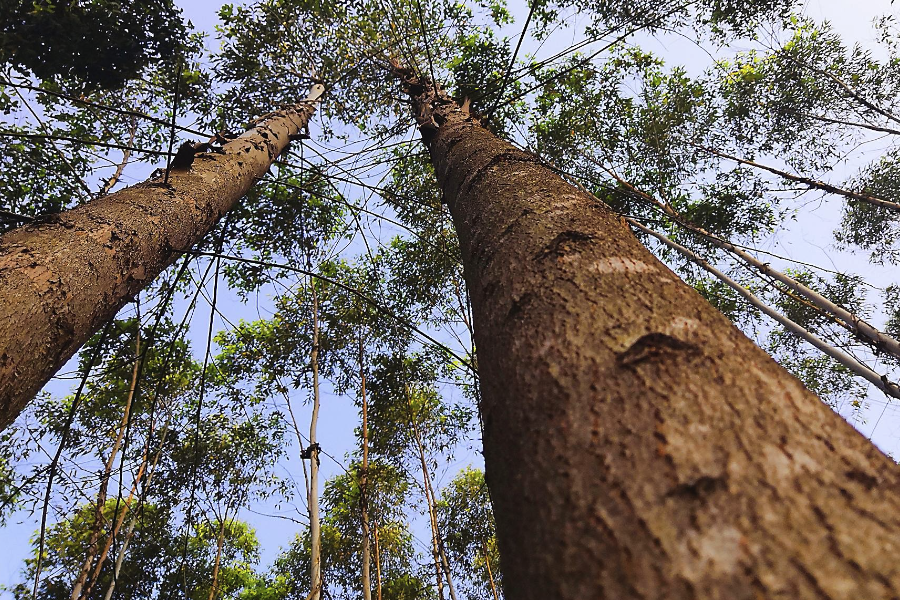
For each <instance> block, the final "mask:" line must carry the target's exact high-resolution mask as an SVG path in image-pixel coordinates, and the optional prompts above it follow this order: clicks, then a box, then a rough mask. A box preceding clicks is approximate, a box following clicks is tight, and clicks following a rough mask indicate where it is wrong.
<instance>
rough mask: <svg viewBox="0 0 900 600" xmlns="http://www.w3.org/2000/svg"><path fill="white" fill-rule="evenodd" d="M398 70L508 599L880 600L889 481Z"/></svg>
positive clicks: (890, 576) (713, 325)
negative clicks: (458, 272) (471, 355)
mask: <svg viewBox="0 0 900 600" xmlns="http://www.w3.org/2000/svg"><path fill="white" fill-rule="evenodd" d="M400 75H401V76H402V77H403V78H404V79H405V82H406V87H407V89H408V91H409V92H410V95H411V96H412V97H413V100H414V102H413V103H414V105H415V106H414V108H415V111H416V114H417V115H419V123H420V125H421V126H422V131H423V136H424V137H425V140H426V142H427V144H428V147H429V150H430V153H431V158H432V162H433V164H434V167H435V172H436V174H437V178H438V180H439V182H440V185H441V188H442V190H443V195H444V201H445V202H446V203H447V204H448V205H449V208H450V212H451V214H452V216H453V221H454V223H455V225H456V230H457V233H458V235H459V240H460V248H461V253H462V260H463V265H464V271H465V278H466V282H467V286H468V288H469V293H470V295H471V301H472V307H473V311H474V326H475V327H474V328H475V342H476V344H475V345H476V347H477V349H478V371H479V376H480V381H481V390H482V407H481V408H482V412H483V420H484V456H485V464H486V471H487V482H488V485H490V488H491V497H492V499H493V501H494V503H495V515H496V519H497V531H498V539H499V544H500V551H501V561H502V567H503V575H504V592H505V595H506V597H507V598H510V599H514V600H530V599H535V600H537V599H541V600H545V599H546V598H554V599H557V600H583V599H585V598H592V599H616V600H624V599H637V598H641V599H662V598H667V599H699V598H704V599H711V598H728V599H730V600H750V599H758V598H791V599H806V598H809V599H812V598H816V599H824V598H833V599H837V598H866V599H867V600H875V599H888V598H898V597H900V568H898V567H897V561H896V556H897V555H898V552H900V470H898V466H897V465H896V464H895V463H894V462H893V461H891V460H890V459H888V458H887V457H886V456H885V455H884V454H882V453H881V452H880V451H878V450H877V449H876V448H875V447H874V446H873V445H872V444H871V443H870V442H869V441H868V440H866V439H865V438H864V437H863V436H862V435H860V434H859V432H857V431H856V430H854V429H853V427H851V426H850V425H849V424H848V423H847V422H845V421H844V420H843V419H842V418H841V417H840V416H839V415H837V414H836V413H835V412H834V411H832V410H831V409H830V408H828V407H827V406H826V405H825V404H823V403H822V402H821V401H820V400H819V399H818V398H817V397H816V396H815V395H813V394H812V393H810V392H809V391H808V390H806V389H805V388H804V387H803V386H802V384H801V383H800V382H799V381H798V380H797V379H795V378H794V377H792V376H791V375H790V374H788V373H787V371H785V370H784V369H783V368H781V367H780V366H778V365H777V364H776V363H775V361H773V360H772V359H771V357H769V356H768V355H766V353H765V352H763V351H762V350H761V349H760V348H759V347H757V346H756V345H755V344H754V343H753V342H751V341H750V340H749V339H747V338H746V337H745V336H744V335H743V334H742V333H741V332H740V331H739V330H738V329H737V328H736V327H734V325H732V324H731V323H730V322H729V321H728V320H727V319H726V318H725V317H724V316H723V315H722V314H721V313H719V312H718V311H717V310H715V308H713V307H712V306H711V305H710V304H709V303H708V302H706V301H705V300H704V299H703V298H702V297H701V296H700V295H699V294H698V293H696V292H695V291H694V290H693V289H692V288H691V287H690V286H688V285H686V284H684V283H683V282H682V281H680V280H679V279H678V277H677V276H676V275H675V274H674V273H672V271H670V270H669V269H668V268H667V267H666V266H665V265H663V264H662V263H661V262H660V261H659V260H657V259H656V258H655V257H654V256H653V255H652V254H651V253H650V252H649V251H648V250H647V249H646V248H644V247H643V246H642V245H641V244H640V243H639V242H638V240H637V239H636V238H635V236H634V235H633V234H632V232H631V231H630V230H629V229H628V227H627V226H626V225H625V224H624V223H623V221H622V220H621V219H620V218H619V217H618V216H617V215H616V214H614V213H613V212H612V211H611V210H610V209H609V208H608V207H607V206H606V205H604V204H603V203H602V202H600V201H599V200H597V199H596V198H594V197H593V196H591V195H590V194H587V193H584V192H582V191H579V190H578V189H576V188H574V187H573V186H571V185H569V184H567V183H566V182H565V181H563V180H562V179H561V178H559V177H558V176H557V175H556V174H555V173H554V172H552V171H551V170H550V169H548V168H547V167H546V166H544V165H543V164H542V163H541V161H540V160H539V158H537V157H536V156H534V155H531V154H528V153H526V152H523V151H520V150H518V149H516V148H514V147H513V146H512V145H510V144H508V143H506V142H504V141H502V140H499V139H498V138H497V137H495V136H494V135H493V134H491V133H490V132H489V131H487V130H486V129H484V128H483V127H481V126H480V125H479V124H478V123H477V122H476V121H475V120H474V119H473V118H472V117H470V116H469V115H468V114H465V113H463V112H461V111H460V110H459V108H458V107H457V106H456V105H455V103H453V101H452V99H450V98H449V97H448V96H446V95H444V94H441V95H442V96H443V97H441V98H439V100H440V101H439V102H434V99H435V98H434V93H433V87H432V86H430V85H424V84H422V83H421V82H420V81H418V80H416V79H415V77H414V76H413V75H412V74H411V73H409V72H408V71H406V72H400Z"/></svg>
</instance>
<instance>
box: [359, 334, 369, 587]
mask: <svg viewBox="0 0 900 600" xmlns="http://www.w3.org/2000/svg"><path fill="white" fill-rule="evenodd" d="M364 361H365V355H364V353H363V340H362V335H360V336H359V397H360V402H362V465H361V467H360V473H359V513H360V515H359V516H360V521H361V522H362V548H361V550H360V554H361V558H362V573H360V584H361V585H362V592H363V600H372V577H371V575H370V573H369V571H370V563H371V562H372V557H371V555H370V551H369V537H370V532H369V406H368V402H367V400H366V369H365V362H364Z"/></svg>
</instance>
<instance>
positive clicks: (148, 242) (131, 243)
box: [0, 86, 324, 429]
mask: <svg viewBox="0 0 900 600" xmlns="http://www.w3.org/2000/svg"><path fill="white" fill-rule="evenodd" d="M323 89H324V88H322V86H314V87H313V90H311V92H310V96H309V98H307V101H306V102H304V103H301V104H297V105H295V106H292V107H289V108H285V109H283V110H279V111H277V112H274V113H271V114H270V115H267V118H266V119H265V120H264V121H261V122H258V123H256V124H255V127H253V128H252V129H250V130H249V131H247V132H246V133H244V134H243V135H241V136H240V137H238V138H237V139H235V140H233V141H231V142H229V143H227V144H225V145H224V150H225V153H224V154H198V155H197V156H196V160H195V161H194V163H193V167H192V168H191V169H190V170H186V171H172V173H171V174H170V177H169V185H168V186H166V185H164V184H163V183H162V180H161V178H157V179H151V180H149V181H146V182H144V183H140V184H137V185H134V186H132V187H129V188H126V189H124V190H122V191H120V192H116V193H115V194H112V195H109V196H105V197H103V198H100V199H98V200H95V201H92V202H88V203H87V204H85V205H83V206H80V207H78V208H76V209H74V210H70V211H66V212H64V213H61V214H59V215H55V216H53V218H52V219H51V220H48V221H47V222H44V223H36V224H32V225H27V226H25V227H22V228H20V229H17V230H15V231H12V232H9V233H7V234H5V235H3V236H2V237H0V429H3V428H4V427H6V426H7V425H9V424H10V423H11V422H12V421H13V420H14V419H15V418H16V416H17V415H18V414H19V412H21V410H22V409H23V408H24V407H25V405H26V404H27V403H28V402H29V401H30V400H31V398H32V397H33V396H34V395H35V394H36V393H37V392H38V390H40V389H41V387H42V386H43V385H44V384H45V383H46V382H47V381H48V380H49V379H50V377H52V376H53V374H54V373H55V372H56V371H57V370H58V369H59V368H60V367H61V366H62V365H63V364H65V362H66V361H67V360H69V358H70V357H71V356H72V355H73V354H74V353H75V352H76V351H77V350H78V348H80V347H81V345H82V344H84V342H85V341H87V339H88V338H89V337H90V336H91V335H92V334H93V333H94V332H95V331H97V329H98V328H99V327H100V326H101V325H102V324H103V323H105V322H106V321H108V320H109V319H111V318H112V317H113V316H114V315H115V314H116V312H118V310H119V309H120V308H121V307H122V306H124V305H125V303H127V302H128V301H129V300H130V299H131V298H132V297H133V296H134V295H135V294H136V293H137V292H139V291H140V290H141V289H142V288H144V286H146V285H147V284H148V283H149V282H150V281H151V280H152V279H153V278H154V277H156V276H157V275H158V274H159V273H160V272H162V271H163V269H165V268H166V267H168V266H169V265H170V264H172V263H173V262H174V261H175V260H176V259H177V258H178V256H179V252H178V250H183V249H187V248H190V247H191V246H193V245H194V244H195V243H197V242H198V241H199V240H200V239H201V238H202V237H203V236H204V235H205V234H206V233H207V232H208V231H209V230H210V229H211V228H212V227H213V225H215V224H216V222H217V221H218V220H219V219H220V218H221V217H222V216H223V215H224V214H225V213H227V212H228V211H229V210H230V209H231V208H232V207H233V206H234V204H235V203H236V202H237V201H238V200H239V199H240V198H241V197H242V196H243V195H244V194H245V193H246V192H247V190H249V189H250V187H251V186H253V184H254V183H256V180H257V179H259V178H260V177H262V176H263V175H264V174H265V173H266V171H267V170H268V169H269V166H270V165H271V164H272V161H273V160H274V159H275V157H277V156H278V155H279V154H281V152H282V151H283V150H284V149H285V147H286V146H287V144H288V140H289V138H290V137H292V136H295V135H298V134H300V133H301V130H303V129H304V128H305V127H306V124H307V122H308V121H309V118H310V116H311V115H312V113H313V110H314V108H313V103H314V102H315V101H316V100H317V99H318V97H319V96H320V95H321V93H322V91H323Z"/></svg>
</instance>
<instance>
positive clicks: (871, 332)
mask: <svg viewBox="0 0 900 600" xmlns="http://www.w3.org/2000/svg"><path fill="white" fill-rule="evenodd" d="M583 156H585V158H587V159H588V160H590V161H592V162H594V164H597V165H598V166H600V168H602V169H603V170H604V171H606V172H607V173H608V174H609V175H610V176H611V177H612V178H613V179H615V180H616V181H618V182H619V183H620V184H621V185H623V186H625V187H626V188H627V189H628V190H629V191H631V192H632V193H633V194H636V195H637V196H639V197H640V198H642V199H644V200H646V201H648V202H650V203H652V204H653V205H654V206H656V207H658V208H660V209H661V210H662V211H663V212H665V213H666V214H667V215H668V216H669V217H671V218H672V219H673V220H674V221H675V222H677V223H678V224H679V225H681V226H682V227H684V228H685V229H687V230H689V231H692V232H694V233H697V234H699V235H701V236H703V237H704V238H706V239H707V240H708V241H709V242H710V243H712V244H713V245H714V246H716V247H717V248H721V249H722V250H726V251H728V252H731V253H732V254H734V255H735V256H737V257H738V258H740V259H741V260H742V261H744V262H745V263H747V264H748V265H750V266H752V267H753V268H755V269H756V270H758V271H759V272H760V273H762V274H763V275H766V276H768V277H772V278H774V279H776V280H778V281H779V282H781V283H782V284H784V285H785V286H787V287H788V288H789V289H791V290H793V291H794V292H796V293H798V294H800V295H801V296H803V297H804V298H806V299H807V300H809V302H811V303H812V305H813V308H816V309H818V310H820V311H822V312H824V313H827V314H829V315H831V316H833V317H834V320H835V321H836V322H837V323H838V325H840V326H841V327H843V328H844V329H846V330H848V331H849V332H851V333H852V334H854V335H855V336H856V337H857V338H858V339H860V340H861V341H862V342H864V343H866V344H870V345H872V346H873V347H874V348H875V349H876V351H880V352H886V353H888V354H891V355H892V356H895V357H897V358H900V342H898V341H897V340H896V339H894V338H893V337H891V336H890V335H888V334H886V333H884V332H882V331H879V330H878V329H876V328H875V327H873V326H872V325H870V324H869V323H867V322H866V321H864V320H863V319H862V318H860V317H859V316H857V315H855V314H854V313H852V312H850V311H849V310H847V309H845V308H843V307H842V306H839V305H837V304H835V303H834V302H832V301H831V300H829V299H828V298H826V297H824V296H822V295H821V294H819V293H818V292H816V291H815V290H813V289H811V288H809V287H807V286H806V285H804V284H803V283H801V282H799V281H797V280H796V279H794V278H793V277H790V276H789V275H787V274H785V273H783V272H781V271H779V270H777V269H774V268H772V267H771V266H770V265H769V264H768V263H764V262H762V261H760V260H759V259H757V258H756V257H754V256H753V255H751V254H749V253H747V252H745V251H743V250H742V249H740V248H738V247H737V246H736V245H734V244H732V243H731V242H729V241H728V240H726V239H724V238H721V237H719V236H717V235H715V234H714V233H711V232H709V231H707V230H705V229H703V228H702V227H698V226H697V225H694V224H693V223H690V222H689V221H688V220H687V219H685V218H684V217H683V216H682V215H681V214H680V213H678V212H677V211H676V210H675V209H674V208H672V206H671V205H670V204H668V203H666V202H661V201H659V200H657V199H656V198H653V197H652V196H650V195H649V194H647V193H646V192H643V191H641V190H639V189H637V188H636V187H634V186H633V185H632V184H631V183H629V182H627V181H625V180H624V179H622V178H621V177H620V176H619V175H617V174H616V173H615V172H614V171H612V170H610V169H608V168H606V167H605V166H604V165H602V164H601V163H599V161H596V160H595V159H593V158H592V157H589V156H587V155H583ZM579 185H580V184H579ZM782 291H783V290H782Z"/></svg>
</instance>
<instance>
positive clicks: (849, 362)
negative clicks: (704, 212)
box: [625, 217, 900, 398]
mask: <svg viewBox="0 0 900 600" xmlns="http://www.w3.org/2000/svg"><path fill="white" fill-rule="evenodd" d="M625 220H626V221H627V222H628V223H629V224H631V225H632V226H634V227H636V228H637V229H640V230H641V231H643V232H644V233H646V234H648V235H651V236H653V237H654V238H656V239H657V240H659V241H660V242H662V243H663V244H665V245H666V246H668V247H669V248H672V249H673V250H675V251H677V252H679V253H681V254H682V255H683V256H685V257H686V258H688V259H690V260H691V261H693V262H694V263H696V264H697V265H699V266H700V267H702V268H703V269H705V270H706V271H708V272H709V273H710V274H712V275H713V276H714V277H715V278H716V279H718V280H719V281H721V282H722V283H724V284H726V285H727V286H729V287H730V288H732V289H733V290H734V291H736V292H737V293H738V294H740V295H741V296H743V297H744V299H745V300H746V301H747V302H749V303H750V304H752V305H753V306H755V307H756V308H758V309H759V310H760V311H761V312H762V313H764V314H765V315H767V316H768V317H770V318H772V319H774V320H775V321H777V322H778V323H780V324H781V325H782V326H783V327H784V328H785V329H787V330H788V331H790V332H791V333H793V334H794V335H796V336H797V337H799V338H800V339H802V340H804V341H806V342H808V343H810V344H811V345H813V346H815V347H816V348H818V349H819V350H821V351H822V352H823V353H824V354H827V355H828V356H830V357H831V358H833V359H834V360H836V361H837V362H838V363H840V364H841V365H843V366H844V367H846V368H847V369H849V370H850V371H852V372H853V373H855V374H856V375H858V376H860V377H862V378H863V379H865V380H866V381H868V382H869V383H871V384H872V385H874V386H875V387H877V388H878V389H880V390H881V391H883V392H884V393H885V394H887V395H888V396H893V397H894V398H900V386H898V385H897V384H896V383H894V382H893V381H890V380H889V379H888V378H887V376H886V375H879V374H878V373H876V372H875V371H873V370H872V369H870V368H869V367H868V366H866V365H864V364H862V363H861V362H859V361H858V360H856V359H855V358H853V357H852V356H850V355H849V354H847V353H846V352H844V351H843V350H839V349H838V348H835V347H834V346H832V345H831V344H829V343H827V342H825V341H824V340H822V339H821V338H820V337H818V336H817V335H815V334H814V333H812V332H811V331H809V330H807V329H805V328H804V327H802V326H801V325H798V324H797V323H795V322H794V321H792V320H790V319H788V318H787V317H785V316H784V315H782V314H780V313H778V312H776V311H774V310H772V309H771V308H769V306H767V305H766V304H765V303H764V302H763V301H762V300H760V299H759V298H757V297H756V296H755V295H754V294H753V293H752V292H751V291H750V290H748V289H747V288H745V287H744V286H742V285H741V284H739V283H738V282H736V281H735V280H733V279H731V278H730V277H728V276H727V275H725V274H724V273H722V272H721V271H719V270H718V269H716V268H715V267H713V266H712V265H711V264H709V263H708V262H706V260H704V259H703V258H702V257H700V256H699V255H698V254H696V253H695V252H693V251H691V250H689V249H687V248H685V247H684V246H682V245H680V244H678V243H676V242H673V241H672V240H670V239H669V238H667V237H666V236H664V235H663V234H661V233H658V232H656V231H654V230H652V229H650V228H649V227H645V226H644V225H643V224H641V223H640V222H639V221H637V220H635V219H632V218H630V217H629V218H626V219H625Z"/></svg>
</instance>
